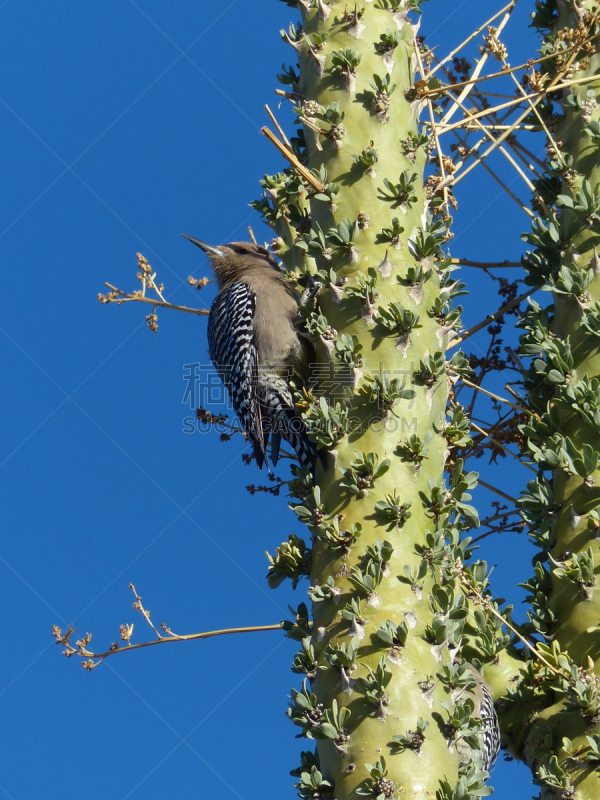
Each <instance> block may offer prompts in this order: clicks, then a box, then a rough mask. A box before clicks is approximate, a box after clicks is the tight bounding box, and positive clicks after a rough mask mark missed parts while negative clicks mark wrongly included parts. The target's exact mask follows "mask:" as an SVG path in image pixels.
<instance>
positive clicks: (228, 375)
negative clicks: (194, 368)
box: [183, 234, 316, 470]
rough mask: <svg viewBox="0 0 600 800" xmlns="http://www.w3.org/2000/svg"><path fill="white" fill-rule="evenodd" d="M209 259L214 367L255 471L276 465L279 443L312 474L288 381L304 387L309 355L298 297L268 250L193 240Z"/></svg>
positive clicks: (310, 451) (311, 452)
mask: <svg viewBox="0 0 600 800" xmlns="http://www.w3.org/2000/svg"><path fill="white" fill-rule="evenodd" d="M183 235H184V236H185V238H186V239H189V240H190V242H193V244H195V245H197V246H198V247H199V248H200V249H201V250H203V251H204V252H205V253H206V255H207V256H208V257H209V258H210V261H211V265H212V268H213V270H214V273H215V276H216V279H217V284H218V287H219V293H218V294H217V296H216V298H215V300H214V302H213V304H212V306H211V309H210V315H209V318H208V346H209V355H210V358H211V361H212V362H213V364H214V365H215V367H216V368H217V371H218V373H219V375H220V377H221V379H222V380H223V383H224V384H225V385H226V386H227V389H228V391H229V395H230V397H231V402H232V404H233V408H234V410H235V413H236V414H237V417H238V419H239V421H240V423H241V425H242V427H243V428H244V430H245V432H246V435H247V436H248V438H249V440H250V442H251V443H252V447H253V449H254V457H255V459H256V463H257V464H258V466H259V468H261V469H262V466H263V464H264V463H265V461H266V460H267V457H266V451H267V444H268V441H269V437H270V438H271V456H270V461H271V463H272V464H273V466H275V465H276V464H277V459H278V457H279V446H280V442H281V439H282V438H283V439H285V440H286V441H287V442H289V444H290V445H291V446H292V448H293V449H294V450H295V452H296V454H297V456H298V460H299V461H300V465H301V466H302V467H304V468H305V469H309V470H313V469H314V466H315V460H316V450H315V446H314V444H313V443H312V442H311V441H310V440H309V438H308V434H307V430H306V425H305V424H304V420H303V419H302V418H301V417H300V416H299V414H298V413H297V412H296V409H295V408H294V403H293V399H292V395H291V392H290V388H289V379H290V378H291V377H292V375H293V373H294V372H296V373H297V374H298V375H300V376H301V377H302V378H304V379H305V380H306V379H307V378H308V376H309V365H310V363H311V361H312V360H314V350H313V347H312V345H311V343H310V342H309V341H307V340H306V339H305V338H303V337H302V336H300V335H299V334H298V331H297V330H296V327H295V323H296V319H297V317H298V294H297V292H296V291H295V289H294V287H293V286H292V285H291V284H290V283H289V281H288V280H286V278H285V277H284V275H283V274H282V272H281V270H280V269H279V267H278V266H277V263H276V262H275V260H274V259H273V257H272V256H271V254H270V253H269V251H268V250H266V249H265V248H264V247H259V246H258V245H255V244H251V243H246V242H231V243H230V244H226V245H219V246H218V247H214V246H213V245H210V244H206V243H205V242H201V241H200V240H199V239H194V238H192V237H191V236H186V235H185V234H183Z"/></svg>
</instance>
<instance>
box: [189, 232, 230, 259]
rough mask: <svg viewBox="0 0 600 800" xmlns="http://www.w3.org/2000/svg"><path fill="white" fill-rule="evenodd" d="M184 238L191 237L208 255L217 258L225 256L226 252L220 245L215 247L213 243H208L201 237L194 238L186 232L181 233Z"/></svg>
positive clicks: (193, 242)
mask: <svg viewBox="0 0 600 800" xmlns="http://www.w3.org/2000/svg"><path fill="white" fill-rule="evenodd" d="M181 235H182V236H183V237H184V239H189V241H190V242H191V243H192V244H195V245H196V247H199V248H200V250H204V252H205V253H206V255H207V256H209V258H210V256H216V257H217V258H224V256H225V253H224V252H223V251H222V250H219V248H218V247H213V245H212V244H206V242H201V241H200V239H194V238H193V237H192V236H188V235H187V234H186V233H182V234H181Z"/></svg>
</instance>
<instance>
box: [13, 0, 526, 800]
mask: <svg viewBox="0 0 600 800" xmlns="http://www.w3.org/2000/svg"><path fill="white" fill-rule="evenodd" d="M482 6H483V8H482ZM498 6H499V4H498ZM494 8H495V4H492V3H484V4H482V3H481V2H478V0H463V2H462V3H460V2H459V3H458V4H457V3H456V2H451V1H450V0H435V2H432V3H426V4H424V11H425V14H424V32H425V33H427V35H428V37H429V38H428V43H429V44H430V46H433V45H435V44H440V48H439V51H438V52H440V53H445V52H447V50H449V49H450V48H451V47H452V46H454V45H455V44H457V43H458V42H459V41H460V40H461V38H463V37H464V35H465V34H466V33H467V32H469V30H470V29H471V27H472V26H474V25H475V24H480V23H481V22H483V21H484V15H486V16H487V15H489V14H490V13H492V11H493V10H494ZM529 10H530V5H529V4H528V3H525V5H524V6H523V7H522V8H518V10H517V12H516V13H515V22H514V23H513V25H512V28H511V31H512V32H511V33H509V35H508V37H507V40H508V42H509V43H512V48H513V50H512V53H513V63H518V62H521V61H522V60H524V58H523V56H524V57H525V58H526V57H527V56H529V55H531V54H532V52H533V51H534V49H535V46H536V40H535V36H534V34H533V32H532V31H530V30H529V29H527V27H526V26H527V23H528V12H529ZM292 18H293V11H292V10H291V9H289V8H287V6H286V5H285V3H281V2H277V1H276V0H234V2H227V0H226V2H224V3H220V4H217V3H208V2H203V3H189V2H172V3H168V4H166V3H162V2H158V0H138V2H132V1H131V0H121V1H120V2H115V1H114V0H106V2H103V3H101V4H97V3H94V4H92V3H81V2H76V0H69V1H67V0H58V2H56V3H51V4H50V3H47V2H41V1H40V0H4V2H0V42H1V46H0V137H1V140H2V151H3V158H2V159H1V160H0V186H1V191H0V263H1V264H2V283H1V293H2V317H1V319H0V372H1V374H2V376H3V385H4V387H5V388H4V391H3V393H2V399H1V400H0V403H1V407H2V419H3V423H4V424H3V425H2V433H1V435H0V575H1V578H0V608H1V609H2V621H3V628H4V631H3V647H2V659H0V752H2V754H3V759H2V760H3V766H2V769H1V770H0V797H2V796H3V794H4V795H5V796H6V797H9V798H12V799H13V800H29V799H30V798H31V799H32V800H33V798H35V799H36V800H37V798H40V797H43V798H48V800H52V798H55V797H56V798H58V797H61V798H65V797H66V798H71V797H79V796H81V795H82V794H85V796H86V798H88V800H98V799H99V798H105V797H109V796H110V797H111V798H118V800H126V798H136V800H137V798H144V800H154V798H157V799H158V798H161V800H162V798H164V797H165V796H178V795H180V796H181V795H188V794H196V793H197V794H199V795H200V796H215V795H216V794H217V793H218V794H219V796H221V797H225V798H229V797H231V798H242V799H243V800H253V798H261V800H264V798H280V797H294V796H295V791H294V789H293V786H292V782H293V781H292V779H291V778H290V777H289V774H288V773H289V770H290V769H292V768H294V767H295V766H297V761H298V758H297V754H298V752H299V750H300V746H299V743H298V742H297V741H296V740H295V739H294V735H295V730H294V729H293V727H292V726H291V725H290V724H289V722H288V721H287V720H286V718H285V708H286V696H287V694H288V693H289V689H290V687H291V686H293V685H297V683H298V681H297V680H296V676H293V675H292V674H291V673H290V672H289V665H290V662H291V659H292V656H293V652H294V649H295V648H294V645H293V643H291V642H289V641H287V640H284V639H282V637H281V636H280V635H279V634H277V633H262V634H255V635H251V636H247V637H243V638H242V637H237V638H234V637H228V638H220V639H215V640H210V641H206V642H197V643H193V644H186V645H181V644H177V645H171V646H166V647H161V648H154V649H152V650H146V651H143V652H140V653H137V654H133V653H131V654H126V655H122V656H118V657H116V658H114V659H110V660H109V661H107V662H106V663H105V664H103V665H102V666H101V667H100V668H99V669H97V670H96V671H94V672H93V673H92V674H87V673H86V672H85V671H84V670H83V669H82V668H81V665H80V664H78V663H76V662H75V660H73V659H72V660H71V661H67V660H66V659H65V658H63V657H62V656H61V655H60V648H59V647H57V646H56V645H55V644H54V643H53V639H52V636H51V626H52V625H53V624H55V623H56V624H58V625H60V626H61V627H63V628H66V627H67V626H68V624H69V623H71V622H73V623H74V624H75V626H76V627H77V628H78V630H79V632H80V633H83V632H85V631H91V632H92V633H93V637H94V638H93V644H94V645H97V646H98V647H99V648H101V649H102V648H104V647H105V646H107V645H108V644H110V643H111V642H112V641H114V640H115V639H116V638H118V628H119V625H120V624H122V623H131V622H135V633H134V641H140V640H142V639H143V638H146V636H147V631H146V630H145V629H144V626H143V625H142V620H141V618H140V617H139V615H136V613H135V612H134V610H133V609H132V607H131V601H132V598H131V596H130V593H129V590H128V588H127V586H128V583H129V582H132V583H134V584H135V586H136V588H137V590H138V591H139V592H140V593H141V595H142V596H143V599H144V603H145V604H146V605H147V607H148V608H150V610H151V612H152V614H153V618H154V620H155V622H156V623H159V622H162V621H164V622H166V623H167V624H168V625H170V626H171V627H172V628H173V630H175V631H176V632H192V631H199V630H207V629H213V628H221V627H229V626H232V625H261V624H269V623H275V622H278V621H279V620H280V619H281V618H282V617H284V616H286V607H287V604H288V602H290V603H293V604H294V605H297V603H298V602H300V601H301V600H302V599H303V592H304V589H305V586H303V587H301V588H299V589H298V591H297V593H296V596H294V595H293V593H292V592H291V591H289V590H288V589H286V588H282V589H280V590H278V591H277V592H273V591H271V590H269V589H268V588H267V585H266V581H265V580H264V575H265V573H266V566H267V562H266V559H265V556H264V551H265V549H270V550H271V551H273V550H274V548H275V547H276V546H277V545H278V544H279V542H280V541H282V540H283V539H286V538H287V536H288V534H289V533H291V532H296V533H301V531H300V530H298V526H297V525H296V524H295V518H294V517H293V515H292V514H291V513H290V512H289V511H288V509H287V507H286V502H285V500H284V499H283V498H279V499H273V498H269V497H264V496H261V495H259V496H256V497H254V498H251V497H250V496H249V495H248V494H247V492H246V491H245V488H244V487H245V486H246V484H249V483H253V482H256V483H258V482H260V474H259V473H258V472H257V470H256V469H255V467H253V466H252V467H246V466H244V465H243V464H242V460H241V455H242V453H243V452H244V450H245V448H244V447H243V443H242V441H241V439H239V437H238V438H237V439H234V440H232V441H231V442H229V443H227V444H221V443H220V442H219V441H218V440H217V437H216V436H213V435H203V434H200V433H194V434H185V433H183V419H184V417H185V416H187V415H189V413H190V412H189V409H186V407H185V406H184V405H183V404H182V402H181V401H182V397H183V392H184V388H185V382H184V380H183V377H184V365H185V364H189V363H193V362H198V361H200V362H206V349H207V343H206V321H205V320H203V319H198V318H195V317H191V316H189V317H188V316H186V315H182V314H175V313H172V312H167V311H163V312H162V313H160V314H159V325H160V329H159V333H158V334H157V335H155V334H152V333H150V332H149V331H148V329H147V328H146V325H145V322H144V314H145V313H146V312H145V310H144V309H143V308H142V307H141V306H133V305H130V306H126V307H122V308H117V307H114V306H111V307H103V306H101V305H100V304H99V303H98V302H97V301H96V299H95V298H96V294H97V293H98V292H99V291H102V290H103V288H104V287H103V283H104V281H105V280H107V281H110V282H111V283H114V284H116V285H118V286H120V287H122V288H124V289H127V290H130V289H134V288H136V280H135V274H136V257H135V254H136V252H137V251H139V252H141V253H143V254H144V255H145V256H146V258H148V260H149V261H150V263H151V264H152V265H153V267H154V268H155V269H156V270H157V271H158V279H159V280H161V281H163V282H164V284H165V287H166V289H165V291H166V294H167V295H168V298H169V299H170V300H171V301H172V302H175V303H179V304H184V305H198V304H208V303H209V302H210V301H211V299H212V297H213V296H214V288H213V287H208V288H207V289H205V290H204V292H203V293H202V294H200V295H199V294H198V293H197V292H195V290H193V289H191V288H190V287H189V286H188V285H187V277H188V275H190V274H193V275H194V276H196V277H200V276H202V275H205V274H209V270H208V265H207V264H206V262H205V260H204V256H203V255H202V253H201V252H200V251H199V250H198V249H196V248H194V247H192V246H191V245H190V244H189V243H188V242H186V241H185V240H183V239H182V238H181V237H180V235H179V234H180V233H181V232H182V231H183V232H186V233H189V234H191V235H194V236H198V237H200V238H203V239H206V240H208V241H212V242H214V243H221V242H226V241H231V240H233V239H244V238H247V234H246V228H247V225H248V224H250V223H252V224H253V225H254V229H255V231H256V233H257V236H258V237H259V238H270V237H269V232H268V231H267V230H266V229H265V228H263V227H262V226H261V225H260V222H259V221H258V219H257V217H256V215H255V214H254V212H252V211H251V209H250V208H249V206H248V203H249V202H250V201H251V200H252V199H254V198H255V197H258V195H259V185H258V181H259V179H260V178H261V177H262V175H263V174H264V173H265V172H268V171H270V172H273V171H277V170H278V169H280V168H281V166H282V163H281V160H280V158H279V156H278V154H277V153H276V152H275V150H274V149H272V147H271V145H269V144H268V142H267V141H266V140H265V139H264V138H263V137H261V136H260V135H259V129H260V127H261V125H263V124H265V122H266V117H265V113H264V111H263V105H264V104H265V103H269V104H270V105H271V107H272V108H275V107H276V105H277V98H276V97H275V95H274V89H275V88H277V86H278V84H277V82H276V80H275V74H276V73H277V72H278V71H280V68H281V64H282V62H284V61H286V62H287V63H289V62H291V61H292V58H291V55H292V53H291V50H290V49H289V47H287V46H285V45H284V44H283V43H281V41H280V39H279V36H278V31H279V29H280V28H282V27H287V25H288V23H289V21H290V20H291V19H292ZM281 119H282V121H286V120H287V121H288V122H289V120H290V119H291V117H290V115H289V112H287V111H286V110H282V111H281ZM288 130H289V128H288ZM538 150H541V145H539V143H538ZM507 174H508V173H507ZM508 180H509V181H511V182H512V181H514V177H513V176H512V174H510V175H509V176H508ZM517 185H518V184H517ZM519 188H520V187H519ZM457 194H458V197H459V200H460V201H461V206H460V209H459V212H458V214H457V216H456V223H455V227H454V232H455V234H456V238H455V240H454V242H453V245H452V252H453V255H460V256H464V257H469V258H474V259H476V258H479V259H484V260H485V259H487V260H500V259H505V258H508V259H511V260H518V258H519V256H520V253H521V252H522V245H521V242H520V241H519V234H520V232H521V231H522V230H525V229H526V228H527V219H526V217H525V215H524V214H523V213H522V212H521V211H520V210H519V209H518V208H517V207H516V206H512V205H509V203H510V201H509V200H507V199H505V198H504V196H503V195H502V192H501V190H500V189H499V187H498V186H497V185H496V184H494V183H493V182H491V181H490V180H489V179H488V178H487V177H486V176H485V173H483V172H482V171H476V172H475V173H473V174H472V176H471V177H470V178H468V179H467V180H465V181H464V182H463V183H461V184H460V187H459V191H458V192H457ZM521 194H522V196H523V197H525V198H527V190H526V189H524V190H523V191H522V192H521ZM465 277H466V279H468V281H469V285H470V288H471V292H472V294H471V296H470V298H466V300H465V302H464V305H465V314H464V319H465V322H466V324H467V325H469V324H471V323H475V322H478V321H479V319H480V318H481V317H482V315H483V314H484V313H486V312H487V311H492V310H494V309H495V307H496V304H495V297H494V296H493V295H491V294H490V291H489V290H490V284H489V282H488V281H487V279H485V278H483V277H482V276H481V275H480V274H478V273H477V272H476V271H474V270H471V271H468V270H466V271H465ZM473 346H474V347H478V346H479V345H478V344H477V340H474V344H473ZM486 479H487V480H488V481H489V482H492V483H494V484H495V485H502V487H503V488H504V490H505V491H507V492H509V493H510V494H513V495H516V494H518V492H519V490H520V488H521V487H522V486H523V484H524V481H525V479H526V473H525V472H524V471H523V470H519V469H518V468H517V469H515V468H514V462H511V463H510V464H508V465H501V466H500V467H499V468H497V469H496V470H495V471H494V472H493V473H491V474H490V473H489V471H488V472H487V478H486ZM476 499H477V500H478V502H479V504H480V507H481V509H482V510H483V512H484V513H485V509H486V507H487V506H486V504H487V503H488V502H489V500H490V496H489V494H487V493H486V492H485V490H483V489H479V490H477V495H476ZM522 539H523V537H515V536H514V535H511V536H507V537H504V538H502V537H500V536H498V537H495V538H494V539H488V540H486V541H485V543H484V547H483V548H482V551H483V553H482V554H483V557H485V558H487V560H488V561H489V562H490V563H493V564H498V567H497V569H496V572H495V573H494V578H495V587H496V589H497V592H498V593H499V594H502V595H503V596H505V597H509V598H511V599H515V600H517V601H519V600H520V599H521V597H522V592H520V591H518V590H515V589H514V585H515V583H516V582H517V581H520V580H525V579H526V578H527V577H528V576H529V574H530V565H529V558H530V556H531V553H530V551H529V550H528V548H527V546H526V544H525V543H524V542H523V541H522ZM523 617H524V611H523V609H522V608H519V609H518V611H517V614H516V618H517V619H520V620H522V619H523ZM492 782H493V783H494V784H495V785H496V788H497V796H499V797H503V796H504V795H505V792H506V791H507V790H508V789H509V788H510V791H511V793H512V795H513V796H514V797H519V798H526V797H527V798H528V797H530V796H531V791H532V787H530V786H529V773H528V772H527V770H525V769H523V768H522V767H519V766H518V765H515V764H511V765H508V766H505V765H503V764H501V765H499V767H497V769H496V771H495V773H494V776H493V781H492Z"/></svg>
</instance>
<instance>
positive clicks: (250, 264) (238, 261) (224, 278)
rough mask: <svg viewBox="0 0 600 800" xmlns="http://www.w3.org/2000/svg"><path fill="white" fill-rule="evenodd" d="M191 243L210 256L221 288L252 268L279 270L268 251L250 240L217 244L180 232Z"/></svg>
mask: <svg viewBox="0 0 600 800" xmlns="http://www.w3.org/2000/svg"><path fill="white" fill-rule="evenodd" d="M181 235H182V236H184V237H185V238H186V239H189V241H190V242H192V244H195V245H196V247H199V248H200V249H201V250H203V251H204V252H205V253H206V255H207V256H208V257H209V258H210V263H211V266H212V268H213V270H214V273H215V275H216V278H217V282H218V284H219V288H220V289H222V288H224V287H225V286H227V285H228V284H229V283H231V282H232V281H234V280H236V279H237V278H239V277H240V276H241V275H243V274H244V273H245V272H247V271H248V270H252V269H261V268H262V269H264V268H265V267H267V268H269V269H275V270H277V272H280V269H279V267H278V265H277V262H276V261H275V259H274V258H273V256H272V255H271V253H269V251H268V250H267V249H266V248H264V247H261V246H260V245H258V244H253V243H252V242H230V243H229V244H220V245H218V246H215V245H212V244H207V243H206V242H201V241H200V239H194V238H193V237H192V236H187V235H186V234H185V233H182V234H181Z"/></svg>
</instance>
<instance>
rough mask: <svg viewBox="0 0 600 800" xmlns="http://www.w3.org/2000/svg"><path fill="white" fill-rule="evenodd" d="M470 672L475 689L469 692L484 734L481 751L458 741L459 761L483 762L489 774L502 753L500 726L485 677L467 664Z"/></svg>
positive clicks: (475, 714)
mask: <svg viewBox="0 0 600 800" xmlns="http://www.w3.org/2000/svg"><path fill="white" fill-rule="evenodd" d="M465 666H466V667H467V669H468V671H469V672H470V673H471V675H472V677H473V680H474V681H475V687H474V688H473V689H471V690H470V691H469V694H470V696H471V697H472V699H473V702H474V703H475V710H474V716H476V717H480V718H481V720H482V723H483V728H484V730H483V732H482V733H480V734H479V735H478V739H479V750H476V749H474V748H472V747H471V746H470V745H469V744H467V743H466V742H465V741H464V739H458V741H457V750H458V759H459V761H461V762H464V761H470V760H471V759H474V760H475V761H483V768H484V769H485V771H486V772H489V771H490V770H491V769H492V767H493V766H494V764H495V763H496V759H497V758H498V753H499V751H500V725H499V723H498V716H497V714H496V709H495V708H494V700H493V698H492V695H491V693H490V690H489V689H488V686H487V684H486V682H485V679H484V677H483V675H482V674H481V673H480V672H479V671H478V670H476V669H475V667H473V666H472V665H471V664H467V663H465Z"/></svg>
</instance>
